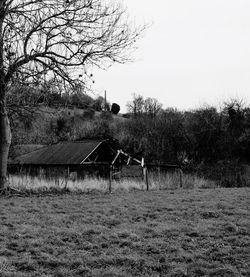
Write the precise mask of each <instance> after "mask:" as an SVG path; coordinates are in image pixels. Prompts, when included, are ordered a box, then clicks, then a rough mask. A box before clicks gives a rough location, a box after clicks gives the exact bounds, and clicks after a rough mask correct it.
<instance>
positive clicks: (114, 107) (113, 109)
mask: <svg viewBox="0 0 250 277" xmlns="http://www.w3.org/2000/svg"><path fill="white" fill-rule="evenodd" d="M119 111H120V106H119V105H118V104H116V103H113V104H112V106H111V112H112V113H113V114H118V113H119Z"/></svg>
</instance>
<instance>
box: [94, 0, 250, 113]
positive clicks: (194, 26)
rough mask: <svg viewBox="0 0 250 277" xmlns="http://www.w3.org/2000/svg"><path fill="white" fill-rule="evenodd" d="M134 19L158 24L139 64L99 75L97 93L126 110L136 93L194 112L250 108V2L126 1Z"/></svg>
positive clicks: (144, 43) (147, 37) (137, 55)
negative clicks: (236, 101) (234, 103)
mask: <svg viewBox="0 0 250 277" xmlns="http://www.w3.org/2000/svg"><path fill="white" fill-rule="evenodd" d="M123 3H124V5H125V6H127V8H128V11H129V14H130V16H131V18H135V20H136V21H137V22H138V23H139V24H140V23H142V22H149V23H151V22H153V24H152V26H151V27H150V28H149V29H148V30H147V31H146V33H145V35H144V38H143V39H141V41H139V43H138V47H139V48H138V50H137V51H136V52H135V53H134V59H135V62H134V63H131V64H126V65H114V66H113V67H111V68H110V69H108V70H107V71H99V70H97V71H95V72H94V74H95V75H94V77H95V82H96V83H95V86H94V89H95V90H96V92H97V93H100V94H102V93H103V91H104V90H107V96H108V100H109V101H110V102H111V103H113V102H116V103H118V104H119V105H120V106H121V111H122V112H126V103H127V102H128V101H129V100H131V99H132V93H136V94H141V95H143V96H144V97H154V98H157V99H158V100H159V101H160V102H161V103H162V104H163V105H164V107H165V108H166V107H176V108H178V109H181V110H183V109H193V108H197V107H199V106H201V105H203V104H205V103H206V104H211V105H220V104H221V103H223V101H225V100H228V99H230V98H235V97H238V98H243V99H244V100H245V101H246V102H247V103H250V0H154V1H149V0H123Z"/></svg>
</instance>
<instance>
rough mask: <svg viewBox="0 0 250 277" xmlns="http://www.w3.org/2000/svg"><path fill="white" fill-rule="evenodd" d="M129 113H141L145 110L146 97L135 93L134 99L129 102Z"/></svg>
mask: <svg viewBox="0 0 250 277" xmlns="http://www.w3.org/2000/svg"><path fill="white" fill-rule="evenodd" d="M127 109H128V112H129V113H132V114H133V115H135V116H137V115H141V114H142V113H143V112H144V98H143V96H142V95H137V94H135V93H134V94H133V100H132V101H129V102H128V103H127Z"/></svg>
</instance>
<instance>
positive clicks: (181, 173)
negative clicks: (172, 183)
mask: <svg viewBox="0 0 250 277" xmlns="http://www.w3.org/2000/svg"><path fill="white" fill-rule="evenodd" d="M179 174H180V188H182V186H183V179H182V177H183V172H182V169H181V168H180V170H179Z"/></svg>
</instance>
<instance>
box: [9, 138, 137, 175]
mask: <svg viewBox="0 0 250 277" xmlns="http://www.w3.org/2000/svg"><path fill="white" fill-rule="evenodd" d="M133 162H134V163H137V165H138V166H141V165H142V164H141V161H139V160H137V159H134V158H133V157H131V156H130V155H128V154H126V153H124V152H123V151H122V150H120V149H119V148H117V146H116V144H115V143H114V141H113V140H109V139H107V140H102V139H84V140H80V141H71V142H60V143H56V144H52V145H47V146H44V147H41V148H39V149H37V150H35V151H32V152H29V153H26V154H23V155H20V156H17V157H15V158H14V159H12V160H11V161H10V162H9V173H12V174H14V173H24V174H28V175H33V176H37V175H39V176H43V177H46V178H50V177H56V176H57V177H58V176H60V177H67V178H85V177H93V176H94V177H101V178H110V174H112V175H113V176H115V177H117V176H118V177H119V172H120V171H121V168H122V166H123V165H125V164H129V163H133Z"/></svg>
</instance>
